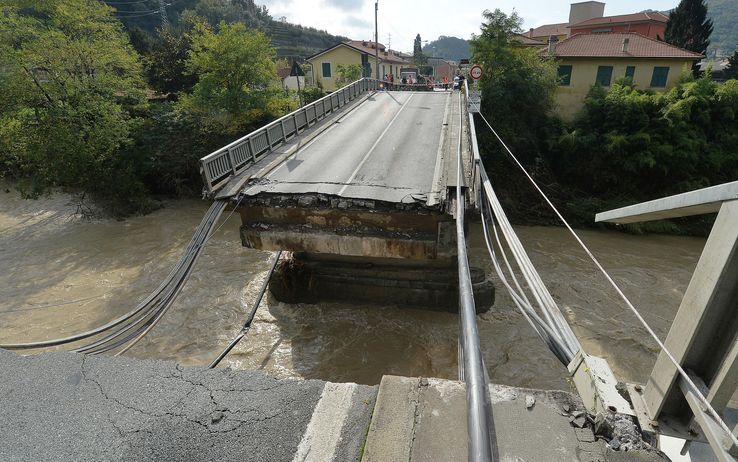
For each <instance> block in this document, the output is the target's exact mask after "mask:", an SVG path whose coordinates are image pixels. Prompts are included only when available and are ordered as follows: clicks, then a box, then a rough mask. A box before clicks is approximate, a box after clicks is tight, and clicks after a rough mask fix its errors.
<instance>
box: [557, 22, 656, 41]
mask: <svg viewBox="0 0 738 462" xmlns="http://www.w3.org/2000/svg"><path fill="white" fill-rule="evenodd" d="M665 31H666V23H663V22H652V23H638V24H619V25H598V26H590V27H577V28H572V29H571V35H575V34H593V33H603V32H635V33H638V34H641V35H644V36H646V37H651V38H652V39H658V38H661V39H663V38H664V32H665Z"/></svg>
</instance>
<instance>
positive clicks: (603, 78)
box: [595, 66, 612, 87]
mask: <svg viewBox="0 0 738 462" xmlns="http://www.w3.org/2000/svg"><path fill="white" fill-rule="evenodd" d="M610 82H612V66H600V67H598V68H597V80H595V83H599V84H600V85H602V86H603V87H609V86H610Z"/></svg>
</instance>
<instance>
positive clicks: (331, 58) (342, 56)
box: [308, 46, 376, 91]
mask: <svg viewBox="0 0 738 462" xmlns="http://www.w3.org/2000/svg"><path fill="white" fill-rule="evenodd" d="M308 61H309V62H310V64H312V66H313V75H312V77H313V82H315V85H317V84H318V82H320V83H321V84H322V85H323V89H324V90H326V91H335V90H336V89H337V88H336V79H337V78H338V71H337V68H338V65H339V64H341V65H344V66H348V65H351V64H358V65H361V53H359V52H358V51H356V50H353V49H351V48H348V47H344V46H341V47H338V48H335V49H333V50H331V51H329V52H327V53H323V54H322V55H319V56H316V57H315V58H313V59H310V60H308ZM375 62H376V61H375V60H374V56H373V55H369V65H370V66H371V68H372V76H374V75H375V74H374V73H375V71H376V67H375ZM323 63H330V65H331V76H330V77H325V76H324V75H323V66H322V64H323Z"/></svg>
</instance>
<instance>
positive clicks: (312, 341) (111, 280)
mask: <svg viewBox="0 0 738 462" xmlns="http://www.w3.org/2000/svg"><path fill="white" fill-rule="evenodd" d="M5 190H6V188H5V187H3V188H2V190H0V268H2V271H0V343H6V342H22V341H34V340H42V339H48V338H56V337H60V336H64V335H68V334H71V333H74V332H77V331H80V330H85V329H88V328H91V327H94V326H97V325H99V324H102V323H104V322H106V321H108V320H110V319H112V318H114V317H116V316H118V315H120V314H122V313H124V312H127V311H128V310H130V309H131V308H132V307H133V306H134V305H135V304H136V303H137V302H138V301H139V300H140V299H142V298H144V297H145V296H146V295H148V294H149V293H150V292H151V291H152V290H153V289H154V288H156V286H158V284H159V283H160V282H161V280H162V279H163V278H164V277H165V276H166V274H167V273H168V271H169V269H170V268H171V266H172V265H173V264H174V262H175V261H176V260H177V258H178V257H179V255H180V253H181V252H182V250H183V248H184V246H185V245H186V244H187V242H188V241H189V239H190V237H191V236H192V233H193V231H194V229H195V227H196V226H197V224H198V223H199V221H200V219H201V218H202V215H203V214H204V212H205V210H206V209H207V206H208V204H207V203H205V202H202V201H194V200H193V201H174V202H170V203H167V204H166V206H165V207H164V208H162V209H161V210H158V211H156V212H154V213H151V214H149V215H147V216H142V217H133V218H129V219H127V220H125V221H116V220H111V219H93V220H85V219H82V218H80V217H79V216H77V215H76V214H75V212H76V207H75V206H74V205H71V204H70V199H69V197H68V196H66V195H63V194H57V195H52V196H48V197H44V198H42V199H40V200H36V201H29V200H24V199H21V198H20V197H19V196H18V195H17V193H15V192H14V191H13V192H2V191H5ZM226 218H228V217H227V215H224V218H222V220H226ZM239 224H240V223H239V217H238V215H233V216H231V217H230V218H228V219H227V221H225V224H224V225H223V226H222V227H221V228H220V229H219V230H218V231H217V232H216V233H215V234H214V236H213V237H212V239H211V240H210V241H209V243H208V244H207V247H206V249H205V251H204V253H203V255H202V257H201V258H200V260H199V261H198V264H197V267H196V269H195V271H194V273H193V275H192V277H191V279H190V281H189V282H188V283H187V285H186V286H185V288H184V290H183V291H182V293H181V295H180V296H179V298H178V300H177V302H175V304H174V306H173V307H172V308H171V309H170V311H169V312H168V313H167V315H166V316H165V317H164V318H163V320H162V322H161V323H160V324H159V325H158V326H157V327H156V329H154V330H153V331H152V332H151V333H150V334H149V335H148V336H147V337H145V338H144V339H143V340H142V341H141V342H140V343H139V344H137V345H136V346H135V347H134V348H133V349H131V350H130V351H129V352H128V353H127V354H128V355H131V356H134V357H137V358H157V359H169V360H174V361H177V362H179V363H180V364H183V365H206V364H208V363H209V362H210V361H211V360H212V359H213V358H214V357H215V356H216V355H217V354H218V353H219V352H220V351H221V350H222V348H223V347H225V345H226V344H227V343H228V342H229V341H230V339H231V338H232V337H233V335H235V333H236V332H237V331H238V330H239V329H240V326H241V324H242V322H243V318H244V317H245V314H246V312H247V311H248V309H249V306H250V303H251V301H252V300H253V299H254V297H255V296H256V294H257V293H258V290H259V287H260V284H261V281H262V280H263V278H264V276H265V274H266V270H267V269H268V265H269V260H270V258H271V255H272V254H271V253H269V252H262V251H255V250H250V249H244V248H242V247H241V244H240V240H239V237H238V227H239ZM517 231H518V233H519V235H520V238H521V240H522V241H523V243H524V245H525V246H526V248H527V250H528V252H529V254H530V257H531V259H532V260H533V263H534V264H535V265H536V267H537V268H538V270H539V272H540V273H541V276H542V278H543V280H544V281H545V282H546V284H547V285H548V287H549V289H550V290H551V292H552V294H553V296H554V298H555V299H556V300H557V301H558V302H559V304H560V306H561V307H562V310H563V312H564V314H565V316H566V317H567V318H568V319H569V321H570V323H571V324H572V326H573V328H574V330H575V332H576V334H577V336H578V337H579V338H580V340H581V342H582V344H583V346H584V348H585V350H586V351H587V352H588V353H591V354H595V355H599V356H603V357H605V358H607V359H608V361H609V362H610V365H611V367H612V368H613V370H614V372H615V374H616V375H617V376H618V377H619V378H621V379H624V380H629V381H643V380H644V379H645V378H646V377H647V376H648V374H649V373H650V370H651V367H652V365H653V363H654V361H655V358H656V354H657V349H656V344H655V343H654V342H653V341H650V340H649V338H648V334H647V332H646V331H645V329H643V328H642V327H641V326H640V325H639V324H638V321H637V320H636V319H635V317H634V316H633V315H632V314H631V313H629V312H628V311H627V308H625V307H624V306H623V304H622V303H620V302H619V301H618V298H617V296H616V294H615V293H614V291H613V290H612V289H611V288H609V286H608V285H607V283H606V281H605V280H604V278H603V277H602V276H601V275H598V274H597V273H596V272H595V268H594V266H593V265H592V263H591V262H590V261H589V260H588V259H587V257H586V255H585V254H584V253H583V252H582V251H581V250H580V249H578V248H577V247H576V243H575V242H574V241H573V240H572V239H571V238H570V237H569V236H568V235H567V233H566V231H565V230H564V229H561V228H554V227H518V228H517ZM581 236H582V238H583V239H584V241H585V242H586V243H587V244H588V245H589V246H591V248H592V249H593V251H594V252H595V254H596V255H598V257H599V258H600V259H601V261H602V263H603V265H604V266H605V268H607V269H608V270H609V271H610V272H611V274H612V275H613V276H614V278H615V279H616V280H617V281H618V283H619V284H620V286H621V287H622V288H623V290H624V292H625V293H626V294H627V295H628V296H629V297H631V300H632V301H633V302H634V304H635V305H636V307H638V308H639V309H640V311H641V313H643V315H644V316H645V318H646V320H647V321H648V322H649V323H650V324H651V325H652V326H653V327H654V329H655V330H656V332H657V333H658V334H659V335H660V336H661V337H662V338H664V337H665V335H666V333H667V332H668V329H669V326H670V324H671V321H672V319H673V317H674V314H675V313H676V310H677V308H678V306H679V301H680V300H681V297H682V295H683V292H684V290H685V288H686V286H687V283H688V282H689V279H690V277H691V274H692V271H693V270H694V267H695V265H696V263H697V259H698V258H699V254H700V252H701V250H702V247H703V246H704V242H705V241H704V239H698V238H686V237H671V236H632V235H626V234H621V233H617V232H613V231H591V230H585V231H581ZM469 238H470V239H469V245H470V247H469V254H470V258H471V260H472V264H473V265H474V266H480V267H484V268H486V269H487V271H488V272H489V273H491V272H492V269H491V268H492V267H491V263H490V262H489V259H488V257H487V251H486V248H485V247H484V241H483V238H482V235H481V227H480V226H478V225H473V226H472V228H471V229H470V232H469ZM496 286H497V287H498V289H499V288H500V287H501V285H500V284H496ZM457 323H458V319H457V316H456V315H454V314H450V313H435V312H428V311H422V310H411V309H399V308H397V307H392V306H383V307H377V306H355V305H344V304H337V303H326V304H321V305H308V304H299V305H287V304H283V303H280V302H277V301H276V300H274V299H273V298H271V297H270V296H267V297H266V298H265V301H264V302H263V303H262V305H261V307H260V309H259V311H258V313H257V316H256V320H255V323H254V326H253V328H252V330H251V332H250V333H249V335H248V336H247V337H246V338H245V339H244V340H243V341H242V342H241V343H240V344H239V346H237V347H236V348H235V349H234V350H233V352H232V353H231V354H230V355H229V356H227V357H226V359H225V360H224V361H223V363H222V365H225V366H230V367H233V368H239V369H262V370H265V371H266V372H268V373H270V374H272V375H275V376H277V377H302V378H319V379H324V380H330V381H340V382H344V381H353V382H359V383H366V384H376V383H378V382H379V380H380V379H381V377H382V375H384V374H395V375H406V376H432V377H442V378H450V379H454V378H456V374H457V364H456V362H457V352H456V348H457V335H458V324H457ZM478 323H479V331H480V335H481V342H482V348H483V350H484V357H485V361H486V364H487V367H488V370H489V376H490V380H491V381H492V382H493V383H501V384H507V385H512V386H521V387H535V388H546V389H565V390H567V389H569V385H568V383H567V380H566V371H565V368H564V367H563V366H562V365H561V364H559V363H558V361H557V360H556V359H555V358H554V357H553V355H552V354H551V353H549V351H548V350H547V349H546V347H545V346H544V345H543V343H542V342H541V341H540V340H539V339H538V337H536V336H535V335H534V333H533V331H532V330H531V328H530V327H529V326H528V324H527V322H526V321H525V319H524V318H523V317H522V316H521V315H520V314H519V313H518V312H517V311H516V309H515V308H514V306H513V305H512V303H511V301H510V299H509V298H508V297H507V296H506V294H505V293H503V291H502V290H498V294H497V301H496V303H495V306H494V307H493V308H492V310H490V311H489V312H488V313H486V314H483V315H481V316H479V317H478Z"/></svg>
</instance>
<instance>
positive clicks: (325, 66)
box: [321, 63, 331, 79]
mask: <svg viewBox="0 0 738 462" xmlns="http://www.w3.org/2000/svg"><path fill="white" fill-rule="evenodd" d="M321 69H322V70H323V77H325V78H328V79H329V78H331V63H322V64H321Z"/></svg>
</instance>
